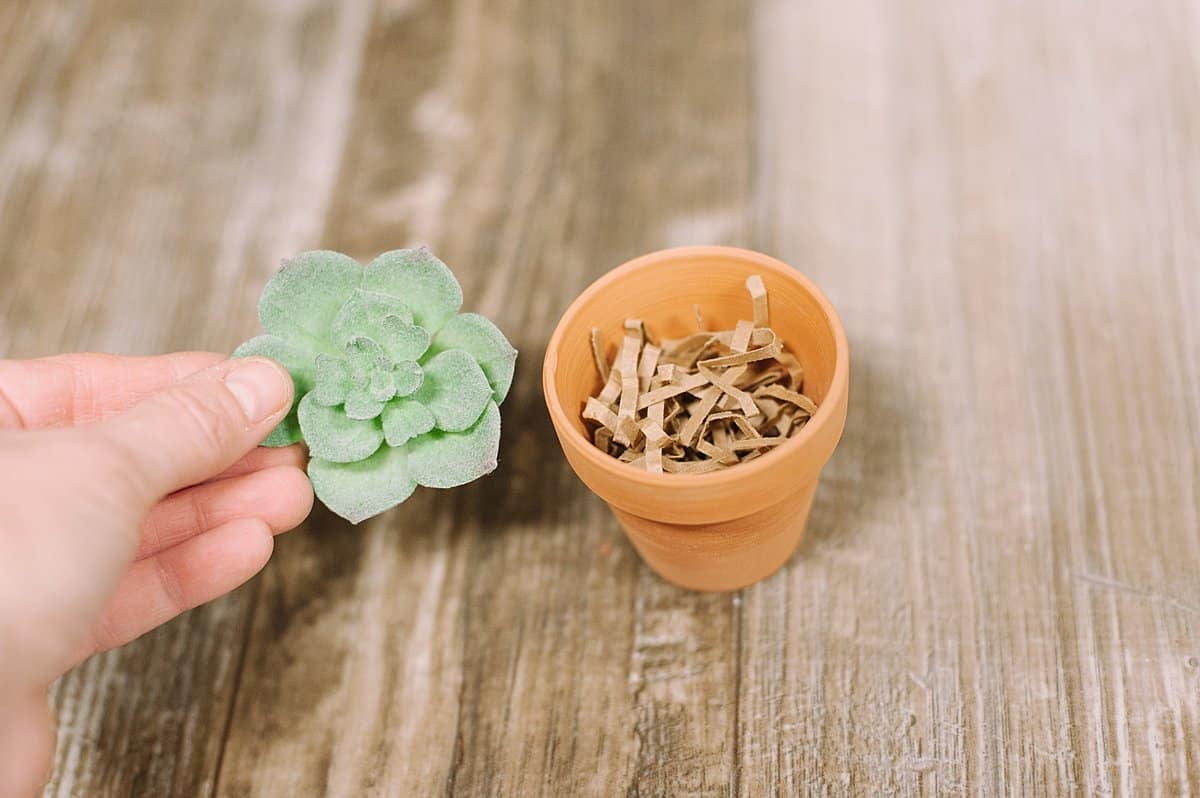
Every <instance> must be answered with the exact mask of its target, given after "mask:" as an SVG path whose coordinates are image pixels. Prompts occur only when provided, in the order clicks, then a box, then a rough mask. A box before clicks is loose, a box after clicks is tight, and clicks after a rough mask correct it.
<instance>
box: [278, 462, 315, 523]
mask: <svg viewBox="0 0 1200 798" xmlns="http://www.w3.org/2000/svg"><path fill="white" fill-rule="evenodd" d="M271 472H272V474H271V476H272V479H273V480H274V481H275V482H276V483H277V485H276V491H277V495H279V496H281V497H284V502H283V504H284V507H282V508H280V510H281V511H280V513H279V514H278V516H277V517H276V518H274V519H272V520H273V521H274V523H273V524H272V529H273V530H274V532H275V534H279V533H281V532H287V531H288V530H291V529H295V528H296V527H298V526H299V525H300V524H302V523H304V519H306V518H308V514H309V513H310V512H312V507H313V500H314V499H313V490H312V482H310V481H309V479H308V474H306V473H304V472H303V471H301V470H300V469H299V468H297V467H293V466H279V467H277V468H273V469H271Z"/></svg>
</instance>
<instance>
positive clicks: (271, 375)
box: [224, 357, 296, 424]
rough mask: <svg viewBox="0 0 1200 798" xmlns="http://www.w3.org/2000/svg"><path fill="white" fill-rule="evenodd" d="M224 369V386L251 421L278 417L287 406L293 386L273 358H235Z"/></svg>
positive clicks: (257, 422)
mask: <svg viewBox="0 0 1200 798" xmlns="http://www.w3.org/2000/svg"><path fill="white" fill-rule="evenodd" d="M225 368H226V370H225V375H224V379H225V387H226V388H228V389H229V392H230V393H232V394H233V397H234V399H236V400H237V403H238V405H239V406H240V407H241V408H242V412H243V413H245V414H246V418H247V419H248V420H249V421H250V423H251V424H260V423H262V422H264V421H266V420H267V419H269V418H271V417H272V416H282V415H283V414H284V413H285V412H287V409H288V408H290V407H291V405H292V398H293V396H294V395H295V390H296V387H295V385H294V384H293V383H292V376H291V375H290V374H289V373H288V372H287V370H286V369H284V368H283V366H281V365H279V364H278V363H276V362H275V361H274V360H271V359H269V358H265V357H246V358H237V359H235V360H231V361H229V364H228V365H227V366H226V367H225Z"/></svg>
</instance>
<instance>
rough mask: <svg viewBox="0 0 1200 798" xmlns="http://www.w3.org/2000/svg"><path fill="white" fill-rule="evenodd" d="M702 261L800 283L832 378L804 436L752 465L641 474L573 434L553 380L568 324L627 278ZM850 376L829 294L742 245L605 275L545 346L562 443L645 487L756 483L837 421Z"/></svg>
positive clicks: (629, 264) (669, 253)
mask: <svg viewBox="0 0 1200 798" xmlns="http://www.w3.org/2000/svg"><path fill="white" fill-rule="evenodd" d="M699 257H709V258H727V259H734V260H742V261H752V262H754V263H755V264H757V265H758V266H761V267H762V268H763V269H764V270H767V271H770V272H773V273H774V274H775V275H776V276H778V277H780V278H781V279H783V280H788V281H791V282H793V283H796V284H798V285H799V286H800V287H801V288H803V289H804V290H805V291H806V292H807V293H808V294H809V295H810V296H812V297H813V299H815V300H816V301H817V304H818V305H819V306H820V308H821V312H822V313H823V314H824V315H825V320H826V321H827V322H828V324H829V328H830V330H831V331H832V332H833V339H834V349H835V353H834V354H835V363H834V370H833V379H832V381H831V383H830V386H829V392H828V393H827V394H826V396H825V399H824V400H823V401H822V402H821V405H820V407H818V408H817V412H816V414H815V415H814V416H813V417H812V419H811V420H810V421H809V422H808V423H807V424H805V425H804V429H803V430H801V431H800V434H799V435H797V436H795V437H794V438H791V439H790V440H788V442H787V443H783V444H780V445H779V446H776V447H775V448H774V449H773V450H772V451H770V452H767V453H766V454H764V455H763V456H762V457H758V458H755V459H754V460H751V461H750V462H749V463H740V464H738V465H736V466H733V467H731V468H727V469H723V470H721V471H711V472H709V473H707V474H666V473H663V474H651V473H648V472H646V471H638V470H636V469H633V468H630V467H629V466H628V465H626V464H625V463H622V462H621V461H620V460H617V459H616V458H615V457H611V456H609V455H607V454H604V453H603V452H601V451H600V450H599V449H597V448H596V447H595V446H594V445H593V444H592V442H591V441H589V440H587V439H586V438H585V437H584V436H582V435H580V434H578V432H577V431H576V430H575V427H574V425H573V424H572V421H571V417H570V416H569V415H568V414H567V411H566V410H565V409H564V408H563V406H562V403H561V402H560V401H559V397H558V392H557V390H555V388H554V377H555V373H556V371H557V369H558V352H559V350H560V349H561V348H562V341H563V337H564V335H565V334H566V333H565V328H566V326H567V322H568V321H569V320H571V319H573V318H575V317H576V316H579V315H580V313H581V308H582V307H583V306H584V305H585V304H586V303H587V302H588V301H589V300H590V299H591V298H592V297H594V296H595V295H597V294H599V293H602V292H603V291H605V290H606V289H607V288H608V287H609V286H611V285H612V284H613V283H616V282H619V281H621V280H623V279H625V278H626V277H628V276H629V275H630V274H632V273H634V272H637V271H639V270H641V269H645V268H647V267H650V266H653V265H654V264H657V263H661V262H662V261H666V260H678V259H680V258H699ZM849 377H850V345H849V343H848V342H847V340H846V330H845V328H843V327H842V321H841V319H840V318H839V317H838V314H837V311H836V310H834V308H833V305H832V304H831V303H830V301H829V299H828V298H827V297H826V296H825V293H824V292H823V291H822V290H821V289H820V288H818V287H817V285H816V283H814V282H813V281H812V280H810V279H808V277H806V276H805V275H803V274H801V273H800V272H799V271H798V270H797V269H795V268H793V267H792V266H789V265H787V264H786V263H784V262H783V261H781V260H778V259H777V258H773V257H771V256H770V255H764V254H763V253H761V252H755V251H753V250H749V249H741V248H739V247H724V246H685V247H672V248H670V249H660V250H657V251H655V252H650V253H647V254H645V255H641V256H639V257H637V258H634V259H633V260H630V261H626V262H625V263H623V264H621V265H620V266H618V267H616V268H615V269H612V270H611V271H609V272H608V273H607V274H604V275H602V276H601V277H600V278H598V279H597V280H596V281H595V282H593V283H592V284H591V285H589V286H588V287H587V288H586V289H584V291H583V293H581V294H580V295H579V296H577V297H576V298H575V300H574V301H573V302H571V304H570V305H568V306H567V309H566V310H565V311H563V314H562V317H561V318H560V319H559V321H558V324H557V325H555V327H554V332H553V333H552V334H551V335H550V341H549V343H547V344H546V354H545V358H544V359H543V361H542V393H543V395H544V397H545V400H546V407H547V409H548V410H549V412H550V417H551V421H552V422H553V423H554V426H555V427H557V428H558V429H559V430H560V431H564V432H565V434H561V435H559V439H560V440H561V441H562V442H563V443H564V445H567V446H570V447H571V448H572V450H573V451H575V452H576V453H578V454H579V455H580V456H582V457H584V458H586V459H587V460H589V461H591V462H592V463H593V464H595V465H596V467H598V468H600V469H602V470H604V471H607V472H609V473H610V474H612V475H613V476H616V477H619V478H621V479H624V480H627V481H629V482H635V483H641V484H643V485H648V486H652V487H654V486H657V487H661V488H664V489H668V490H669V489H671V488H672V487H675V488H679V487H684V486H688V487H693V488H708V487H712V488H716V487H718V486H722V485H727V484H731V483H734V482H739V481H742V480H748V479H755V478H756V477H758V476H759V475H760V474H762V472H763V471H765V470H767V469H769V468H773V467H775V466H776V465H779V464H781V463H783V462H784V461H785V460H786V459H788V455H791V454H795V453H797V452H799V450H801V449H803V448H804V447H805V446H806V445H807V444H808V442H809V441H810V440H811V439H812V438H813V437H815V436H816V434H817V432H818V430H820V429H821V428H823V427H825V426H826V425H828V424H832V423H836V422H835V421H834V416H835V414H836V408H837V407H839V406H840V405H841V404H843V403H844V401H845V398H844V394H845V393H846V390H847V386H848V384H849Z"/></svg>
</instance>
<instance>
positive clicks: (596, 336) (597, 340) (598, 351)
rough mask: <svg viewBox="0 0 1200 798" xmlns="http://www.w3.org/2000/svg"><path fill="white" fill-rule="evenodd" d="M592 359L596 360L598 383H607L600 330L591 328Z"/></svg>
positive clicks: (606, 363) (606, 370)
mask: <svg viewBox="0 0 1200 798" xmlns="http://www.w3.org/2000/svg"><path fill="white" fill-rule="evenodd" d="M592 357H594V358H595V359H596V371H598V372H600V381H601V382H608V360H607V359H605V357H604V339H603V337H601V335H600V328H599V327H593V328H592Z"/></svg>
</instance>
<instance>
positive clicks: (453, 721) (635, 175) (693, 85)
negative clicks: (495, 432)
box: [218, 0, 751, 796]
mask: <svg viewBox="0 0 1200 798" xmlns="http://www.w3.org/2000/svg"><path fill="white" fill-rule="evenodd" d="M746 24H747V15H746V13H745V11H744V9H742V8H740V7H739V6H738V5H737V4H728V3H724V2H704V3H692V2H689V3H655V4H646V3H637V2H623V3H619V4H610V7H609V8H608V9H607V10H606V13H603V14H597V13H595V10H594V9H591V8H588V7H587V6H586V4H578V5H576V4H562V3H557V2H549V1H548V0H547V1H546V2H526V1H524V0H509V1H508V2H495V3H487V4H454V5H452V6H451V5H448V4H440V3H427V4H418V5H415V6H407V5H406V6H404V7H402V8H394V9H393V8H390V7H388V6H384V7H383V8H382V9H381V11H380V13H379V14H378V16H377V18H376V21H375V25H374V28H373V34H372V40H371V43H370V46H369V47H368V50H367V56H366V62H365V66H364V74H363V81H362V85H361V90H360V96H359V101H358V113H357V115H356V118H355V121H354V130H355V139H354V142H353V144H352V147H351V149H350V151H349V153H348V155H347V159H346V169H345V171H344V173H343V175H342V177H341V183H340V187H339V190H338V192H337V196H338V201H337V203H336V204H335V206H334V208H333V210H332V212H331V217H330V225H329V228H328V230H327V232H326V236H325V241H326V243H327V244H328V245H330V246H333V247H337V248H342V249H345V250H347V251H349V252H352V253H353V254H355V255H356V256H359V257H361V258H368V257H371V256H372V255H374V254H375V253H377V252H378V251H380V250H382V249H386V248H390V247H394V246H400V245H403V244H409V243H416V242H426V243H430V244H432V245H433V246H434V248H435V250H436V251H437V252H438V253H439V254H440V255H442V256H443V257H444V258H445V260H446V261H447V262H448V263H450V264H451V266H452V267H454V268H455V269H456V271H457V272H458V274H459V276H460V277H461V279H462V282H463V286H464V289H465V293H466V296H467V304H468V307H469V308H471V309H474V310H479V311H481V312H484V313H486V314H488V315H491V316H493V317H494V318H496V320H497V322H498V323H499V324H500V326H501V327H502V328H503V329H504V330H505V331H506V332H507V333H508V334H509V336H510V337H511V338H512V339H513V342H514V344H515V345H516V346H517V347H518V348H519V349H520V350H521V358H520V361H519V363H518V367H519V368H518V374H517V379H516V382H515V385H514V389H513V393H512V395H511V396H510V398H509V399H508V401H507V402H506V404H505V405H504V423H505V430H506V431H505V438H504V444H503V450H502V452H501V468H500V470H499V471H498V472H497V473H496V475H494V476H492V477H490V478H488V479H486V480H484V481H482V482H480V483H477V484H475V485H471V486H469V487H466V488H462V489H459V490H456V491H455V492H454V493H453V494H447V493H440V492H435V491H422V492H419V493H418V495H417V496H416V497H414V498H413V499H411V500H410V501H409V502H407V503H406V504H405V505H404V506H403V507H402V508H400V509H399V510H398V511H396V512H394V513H391V514H388V515H386V516H384V517H382V518H379V519H376V520H374V521H372V522H369V523H367V524H366V525H364V527H363V528H361V529H347V528H345V527H344V525H342V524H341V523H340V522H336V521H335V520H333V519H330V518H328V517H323V518H320V519H318V520H317V521H316V522H315V523H313V524H312V525H311V526H312V533H311V534H310V535H306V536H293V537H292V538H290V539H288V540H285V541H281V545H280V547H279V549H278V552H277V558H276V561H275V562H274V563H273V565H272V566H271V569H270V573H269V579H268V580H267V581H266V582H265V592H264V596H263V600H262V601H261V602H260V604H259V606H258V611H257V613H256V617H255V620H254V627H253V631H252V633H251V636H250V641H251V644H250V650H249V654H248V657H247V662H246V667H245V670H244V673H243V677H242V683H241V688H240V690H239V695H238V702H237V708H236V710H235V713H234V716H233V723H232V726H231V729H230V736H229V741H228V745H227V747H226V753H225V758H224V762H223V766H222V771H221V776H220V782H219V790H218V791H219V793H220V794H222V795H228V796H240V795H272V794H292V795H309V794H331V795H361V794H370V795H375V794H393V795H414V794H430V793H433V792H435V791H445V792H448V793H453V794H464V795H530V794H550V795H562V794H595V795H611V794H614V793H621V792H633V793H639V794H662V793H663V792H664V791H665V792H672V791H674V792H685V793H688V794H713V793H716V792H721V793H723V794H724V793H727V792H728V783H729V770H730V764H731V762H732V752H731V749H730V747H729V745H728V743H729V741H730V739H731V738H732V730H733V723H734V715H733V708H734V707H735V706H736V701H735V699H734V696H735V676H736V675H735V672H734V671H735V666H736V655H735V652H736V627H735V622H734V618H735V614H734V611H733V605H732V599H731V598H730V597H723V596H702V595H694V594H687V593H685V592H683V591H679V590H676V589H675V588H672V587H670V586H667V585H664V584H663V583H661V582H660V581H659V580H658V579H657V578H655V577H653V576H651V575H649V574H648V573H647V572H646V571H645V569H644V568H643V566H641V565H640V563H639V562H638V560H637V558H636V555H635V554H634V553H633V552H632V550H631V549H630V548H629V547H628V545H627V544H626V543H625V542H624V540H623V538H622V537H621V536H620V533H619V531H618V529H617V527H616V525H615V523H614V521H613V519H612V517H611V516H610V514H609V513H608V511H607V509H606V508H605V507H604V506H603V505H602V504H601V503H600V502H599V501H598V500H597V499H595V498H594V497H592V496H591V495H590V494H589V493H588V492H587V491H586V489H585V488H584V487H583V486H582V485H581V484H579V483H578V481H577V480H576V479H575V477H574V475H573V474H571V472H570V471H569V469H568V468H567V466H566V464H565V462H564V461H563V459H562V457H561V456H560V454H559V452H558V451H557V446H556V444H555V443H554V442H553V433H552V431H551V429H550V425H549V423H548V419H547V418H546V414H545V409H544V406H543V404H542V399H541V394H540V387H539V386H540V377H539V375H540V368H541V356H542V347H543V346H544V343H545V340H546V338H547V337H548V335H549V333H550V330H551V328H552V326H553V324H554V323H555V322H556V321H557V317H558V314H559V313H560V312H561V310H562V309H563V308H565V306H566V304H567V303H568V302H569V301H570V300H571V299H572V298H573V297H574V296H575V295H576V294H577V293H578V292H579V291H580V290H582V288H583V287H584V286H585V285H586V284H587V283H588V282H590V281H591V280H592V279H594V278H595V277H597V276H598V275H599V274H601V273H602V272H603V271H605V270H607V269H608V268H611V267H612V266H615V265H616V264H617V263H619V262H620V261H622V260H624V259H626V258H628V257H631V256H633V255H635V254H638V253H640V252H643V251H647V250H651V249H656V248H659V247H661V246H664V245H666V244H668V243H672V242H673V241H674V240H677V239H680V238H685V239H687V240H709V241H716V242H720V241H730V240H733V241H737V240H743V242H744V239H743V236H744V233H745V230H746V222H747V219H748V214H747V205H746V203H747V198H748V196H749V194H748V184H749V152H750V135H751V132H750V127H749V95H748V92H747V91H746V89H747V86H748V85H749V65H748V54H747V52H746V46H747V43H748V41H749V37H748V31H747V30H746ZM695 42H704V43H706V54H705V57H704V58H703V59H698V58H697V56H696V52H695ZM668 75H669V76H678V77H679V79H670V80H667V79H666V78H665V76H668Z"/></svg>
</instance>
